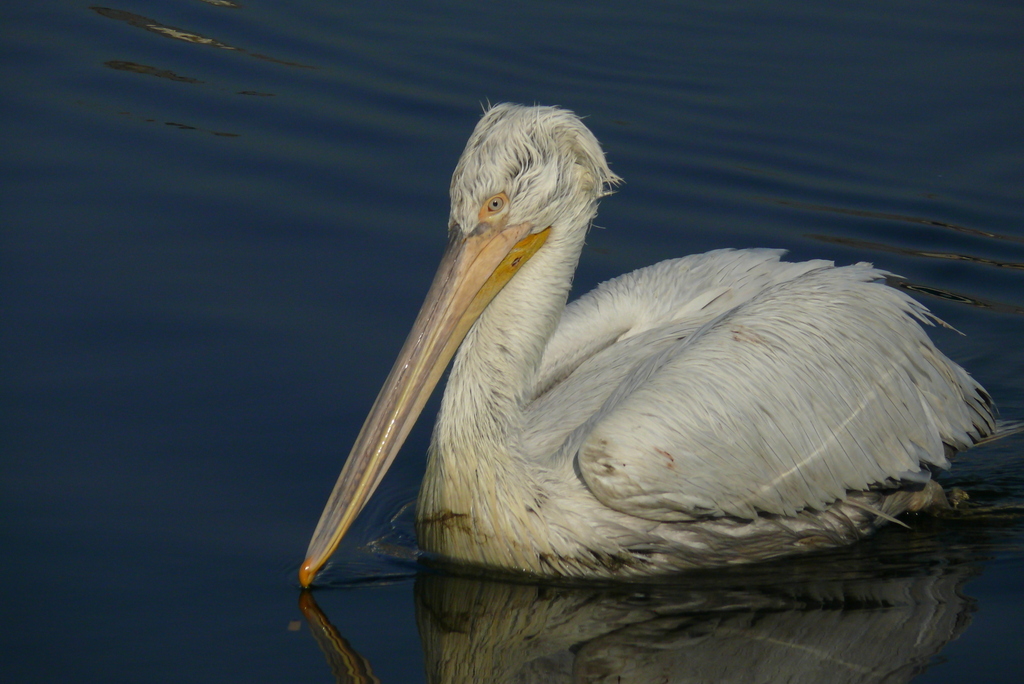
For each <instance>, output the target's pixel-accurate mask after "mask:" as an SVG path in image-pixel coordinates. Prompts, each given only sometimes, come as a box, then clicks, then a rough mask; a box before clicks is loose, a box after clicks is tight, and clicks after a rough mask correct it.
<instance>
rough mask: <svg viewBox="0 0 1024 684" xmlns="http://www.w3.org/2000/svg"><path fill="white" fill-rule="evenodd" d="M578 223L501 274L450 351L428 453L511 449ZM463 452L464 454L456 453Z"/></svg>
mask: <svg viewBox="0 0 1024 684" xmlns="http://www.w3.org/2000/svg"><path fill="white" fill-rule="evenodd" d="M585 235H586V225H583V226H580V227H576V228H575V229H569V230H561V231H558V230H557V228H556V227H552V229H551V235H550V237H549V238H548V241H547V243H546V244H545V245H544V247H542V248H541V249H540V250H539V251H538V252H537V254H536V255H534V257H533V258H532V259H531V260H530V261H529V262H528V263H527V264H525V265H524V266H523V268H522V269H521V270H520V272H519V273H518V274H516V276H515V277H513V278H512V280H510V281H509V283H508V284H507V285H505V287H504V288H503V289H502V291H501V292H499V293H498V295H497V296H496V297H495V298H494V300H493V301H492V302H491V303H490V304H489V305H488V307H487V308H486V309H485V310H484V312H483V313H482V314H481V316H480V318H479V319H478V320H477V322H476V324H475V325H474V326H473V327H472V328H471V329H470V331H469V333H468V334H467V335H466V339H465V340H464V341H463V343H462V346H461V347H460V348H459V351H458V353H457V354H456V355H455V361H454V363H453V365H452V371H451V375H450V377H449V379H448V384H447V387H446V388H445V392H444V398H443V400H442V402H441V411H440V413H439V414H438V419H437V425H436V427H435V429H434V440H433V441H434V444H433V447H434V452H435V455H436V457H440V458H445V457H456V455H457V454H458V455H460V456H465V457H468V458H470V459H472V460H474V461H476V460H478V459H480V458H481V457H483V458H495V457H498V458H500V457H501V456H502V455H505V454H508V453H509V452H511V451H514V450H515V437H516V434H517V431H518V429H519V428H520V421H521V418H522V414H523V408H524V404H525V402H526V401H527V400H528V399H529V397H528V396H527V394H528V392H529V391H530V389H531V388H532V387H533V384H534V378H535V376H536V374H537V369H538V367H539V365H540V360H541V356H542V354H543V353H544V348H545V346H546V345H547V342H548V340H549V339H550V338H551V335H552V334H553V333H554V331H555V328H556V327H557V326H558V322H559V320H560V319H561V316H562V311H563V310H564V309H565V301H566V298H567V297H568V294H569V289H570V287H571V285H572V277H573V273H574V272H575V270H576V265H577V263H578V261H579V256H580V252H581V250H582V248H583V239H584V237H585ZM463 452H465V453H463Z"/></svg>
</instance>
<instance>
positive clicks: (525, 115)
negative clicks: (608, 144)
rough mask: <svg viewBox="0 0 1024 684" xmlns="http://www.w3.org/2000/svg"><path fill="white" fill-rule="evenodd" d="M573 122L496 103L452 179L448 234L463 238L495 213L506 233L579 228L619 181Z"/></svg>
mask: <svg viewBox="0 0 1024 684" xmlns="http://www.w3.org/2000/svg"><path fill="white" fill-rule="evenodd" d="M619 180H620V179H619V178H618V176H616V175H615V174H613V173H612V171H611V169H609V168H608V163H607V162H606V161H605V158H604V153H603V152H602V151H601V145H600V143H598V142H597V138H595V137H594V134H593V133H591V132H590V130H589V129H588V128H587V127H586V126H584V125H583V122H582V121H581V120H580V118H579V117H578V116H576V115H575V114H573V113H572V112H570V111H568V110H565V109H559V108H557V107H524V106H522V105H514V104H499V105H495V106H494V107H491V108H490V109H489V110H487V112H486V113H485V114H484V116H483V118H481V119H480V122H479V123H478V124H477V125H476V128H475V129H474V130H473V135H471V136H470V138H469V142H468V143H466V149H465V150H464V151H463V153H462V156H461V157H460V158H459V163H458V165H457V166H456V167H455V173H454V174H452V184H451V198H452V209H451V217H450V219H449V223H448V228H449V230H450V231H454V230H460V231H462V233H463V234H464V235H468V234H469V233H470V232H472V231H473V230H474V229H476V228H477V226H478V224H479V223H480V222H481V220H484V219H492V218H493V217H494V216H495V215H497V214H503V215H504V218H503V222H504V223H505V224H506V225H509V226H515V225H522V224H529V225H531V226H532V231H533V232H539V231H542V230H544V229H545V228H547V227H549V226H581V227H583V228H586V225H587V222H588V221H589V219H590V218H591V217H592V216H593V214H594V211H595V209H596V202H597V200H598V199H599V198H601V197H603V196H605V195H607V194H608V193H609V191H610V187H611V186H612V185H614V184H616V183H618V182H619Z"/></svg>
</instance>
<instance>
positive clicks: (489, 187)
mask: <svg viewBox="0 0 1024 684" xmlns="http://www.w3.org/2000/svg"><path fill="white" fill-rule="evenodd" d="M618 180H619V179H618V177H616V176H615V174H613V173H612V172H611V170H610V169H609V168H608V164H607V162H605V159H604V154H603V153H602V152H601V146H600V145H599V144H598V142H597V139H596V138H595V137H594V135H593V134H592V133H591V132H590V131H589V130H588V129H587V127H586V126H584V125H583V122H582V121H580V119H579V117H577V116H576V115H575V114H573V113H572V112H569V111H566V110H564V109H558V108H555V107H522V106H518V105H510V104H501V105H497V106H495V107H492V108H491V109H489V110H488V111H487V112H486V113H485V114H484V116H483V118H482V119H481V120H480V123H478V124H477V126H476V129H475V130H474V131H473V135H472V136H470V139H469V143H467V145H466V149H465V151H464V152H463V153H462V157H461V158H460V159H459V163H458V166H457V167H456V168H455V174H454V175H453V176H452V186H451V197H452V209H451V218H450V220H449V224H448V248H447V249H446V250H445V253H444V256H443V257H442V259H441V265H440V267H439V268H438V270H437V275H435V276H434V282H433V284H432V285H431V286H430V291H429V292H428V293H427V298H426V301H424V303H423V306H422V308H421V309H420V313H419V315H418V316H417V317H416V322H415V323H414V324H413V328H412V331H411V332H410V333H409V337H408V338H406V341H405V345H404V346H403V347H402V351H401V352H400V353H399V355H398V359H397V360H396V361H395V365H394V367H393V368H392V369H391V373H390V375H388V378H387V380H386V381H385V382H384V387H382V388H381V391H380V394H378V395H377V400H376V402H374V405H373V408H372V409H370V415H369V416H367V418H366V422H365V423H364V424H363V427H362V430H360V432H359V436H358V437H357V438H356V443H355V445H354V446H353V447H352V451H351V453H350V454H349V457H348V460H347V461H346V462H345V467H344V468H343V469H342V471H341V475H340V476H339V478H338V482H337V484H336V485H335V486H334V491H333V492H332V493H331V497H330V499H329V500H328V502H327V506H326V507H325V508H324V512H323V514H322V515H321V516H320V522H319V524H317V528H316V531H315V532H314V533H313V539H312V541H310V543H309V550H308V552H307V557H306V561H305V562H304V563H303V565H302V568H301V569H300V570H299V581H300V582H301V583H302V585H303V586H309V584H310V583H311V582H312V581H313V578H314V577H315V576H316V573H317V572H318V571H319V569H320V568H321V567H322V566H323V564H324V563H325V562H326V561H327V559H328V558H329V557H330V555H331V554H332V553H334V550H335V549H336V548H337V546H338V543H339V542H340V541H341V538H342V536H343V535H344V534H345V532H346V531H347V530H348V528H349V526H350V525H351V524H352V522H353V521H354V520H355V518H356V516H357V515H358V514H359V512H360V511H361V510H362V508H363V506H364V505H365V504H366V502H367V500H369V498H370V495H371V494H372V493H373V491H374V490H375V489H376V488H377V485H378V484H379V483H380V481H381V479H382V478H383V477H384V473H385V472H386V471H387V469H388V467H389V466H390V465H391V462H392V461H393V460H394V458H395V455H396V454H397V453H398V450H399V448H401V446H402V443H403V442H404V441H405V438H406V436H407V435H408V434H409V430H410V429H412V425H413V423H414V422H415V420H416V418H417V416H419V413H420V411H421V410H422V409H423V405H424V404H425V403H426V401H427V398H428V397H429V396H430V392H431V390H433V388H434V386H435V385H436V384H437V381H438V379H439V378H440V377H441V374H442V373H443V372H444V369H445V367H446V366H447V365H448V361H449V360H450V359H451V357H452V355H454V354H455V350H456V349H457V348H458V346H459V344H460V343H461V342H462V339H463V338H464V337H465V335H466V333H467V332H468V331H469V328H470V327H471V326H472V325H473V322H474V321H475V320H476V319H477V317H479V316H480V314H481V313H482V312H483V310H484V309H485V308H486V307H487V305H488V304H489V303H490V302H491V300H492V299H493V298H494V296H495V295H496V294H497V293H498V292H499V291H500V290H501V289H502V288H503V287H504V286H505V284H506V283H507V282H508V281H509V280H510V279H511V278H512V277H513V276H514V275H515V274H516V273H517V272H518V271H519V269H520V268H521V267H522V266H523V264H525V263H526V262H527V261H529V259H530V258H531V257H532V256H533V255H534V254H536V253H537V251H538V250H540V249H541V248H542V247H543V245H544V244H545V241H546V240H547V239H548V236H549V235H550V234H551V233H552V232H555V233H558V232H560V231H573V230H579V231H585V230H586V228H587V225H588V224H589V222H590V219H591V218H592V217H593V216H594V213H595V211H596V207H597V200H598V199H599V198H600V197H602V196H604V195H606V194H608V191H609V188H610V186H611V185H614V184H615V183H616V182H618Z"/></svg>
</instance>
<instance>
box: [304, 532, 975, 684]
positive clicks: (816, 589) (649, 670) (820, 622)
mask: <svg viewBox="0 0 1024 684" xmlns="http://www.w3.org/2000/svg"><path fill="white" fill-rule="evenodd" d="M890 539H891V540H892V541H890V542H888V543H886V542H884V541H882V542H880V543H873V544H870V545H864V546H865V547H866V548H863V549H861V550H859V551H852V552H845V553H837V554H830V555H828V556H825V557H818V558H816V559H815V558H803V559H795V560H792V561H787V562H783V563H775V564H771V565H764V566H758V567H751V568H740V569H728V570H724V571H717V572H713V573H704V574H688V575H685V576H683V577H678V578H675V579H674V580H673V582H672V583H660V584H646V585H622V584H620V585H614V586H600V587H597V586H584V587H581V586H575V587H573V586H551V585H536V584H516V583H509V582H501V581H492V580H480V579H471V578H462V577H452V576H445V575H433V574H422V575H420V576H419V577H418V578H417V580H416V587H415V596H416V614H417V621H418V626H419V631H420V637H421V639H422V642H423V649H424V657H425V664H426V670H427V678H428V681H431V682H444V683H462V682H466V683H469V682H654V681H659V682H682V681H686V682H721V681H731V682H748V681H749V682H754V681H786V682H822V681H828V682H869V681H870V682H875V681H886V682H906V681H910V680H911V679H913V678H914V677H915V676H916V675H918V674H920V673H921V672H923V671H924V670H925V669H926V668H927V667H928V665H929V663H930V662H931V661H932V659H933V658H934V657H935V655H936V654H938V653H939V652H940V651H941V650H942V648H943V647H944V646H945V645H946V644H947V643H949V642H950V641H951V640H953V639H955V638H957V637H958V636H959V635H960V634H961V633H962V632H963V631H964V630H965V629H966V628H967V626H968V624H969V623H970V614H971V612H972V610H973V606H974V602H973V600H972V599H970V598H967V597H966V596H964V595H963V593H962V591H961V590H962V587H963V585H964V583H965V582H966V581H967V580H968V579H969V578H971V577H973V576H975V575H976V574H978V572H979V570H978V566H977V565H976V564H975V563H974V559H973V558H972V557H970V556H969V554H968V552H966V551H961V550H949V549H940V548H938V545H937V543H936V542H935V541H934V538H932V537H929V536H928V535H927V534H924V535H914V534H898V535H891V536H890ZM302 600H303V610H304V612H305V614H306V617H307V620H308V621H309V623H310V626H311V628H312V629H313V631H314V634H315V635H317V641H318V643H319V645H320V647H321V649H323V651H324V653H325V655H326V656H327V659H328V662H329V663H330V664H331V668H332V670H333V671H334V674H335V677H336V679H337V681H339V682H375V681H378V680H377V679H376V678H375V677H374V675H373V674H372V671H371V669H370V665H369V663H366V661H365V660H363V659H362V658H361V657H360V656H359V655H358V654H356V653H355V651H353V650H352V649H351V647H350V646H349V645H348V644H347V642H345V640H344V639H343V638H342V637H341V636H340V635H339V634H337V632H336V631H335V630H334V628H333V627H331V626H330V623H329V622H328V621H327V618H326V617H324V616H323V614H322V613H320V611H319V610H318V609H317V608H316V604H315V603H314V602H313V600H312V597H311V595H309V594H306V595H304V598H303V599H302Z"/></svg>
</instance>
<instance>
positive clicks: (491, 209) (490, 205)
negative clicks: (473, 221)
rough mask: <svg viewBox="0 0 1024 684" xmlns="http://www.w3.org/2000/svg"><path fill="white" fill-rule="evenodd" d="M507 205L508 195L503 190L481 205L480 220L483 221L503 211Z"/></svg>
mask: <svg viewBox="0 0 1024 684" xmlns="http://www.w3.org/2000/svg"><path fill="white" fill-rule="evenodd" d="M506 206H508V195H506V194H505V193H503V192H499V193H498V194H497V195H495V196H494V197H492V198H490V199H489V200H487V201H486V202H484V205H483V206H482V207H480V220H481V221H483V220H484V219H487V218H490V217H491V216H494V215H495V214H499V213H501V210H502V209H504V208H505V207H506Z"/></svg>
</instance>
